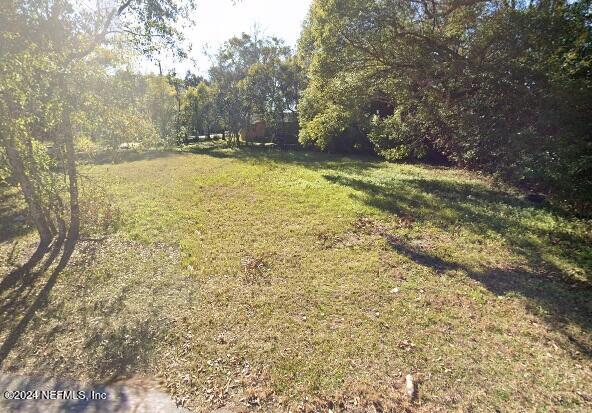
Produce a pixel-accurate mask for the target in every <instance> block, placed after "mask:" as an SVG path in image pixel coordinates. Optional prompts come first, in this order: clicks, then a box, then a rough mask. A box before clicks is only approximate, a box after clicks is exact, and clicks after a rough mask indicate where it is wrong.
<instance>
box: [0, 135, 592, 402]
mask: <svg viewBox="0 0 592 413" xmlns="http://www.w3.org/2000/svg"><path fill="white" fill-rule="evenodd" d="M84 174H85V176H86V177H87V178H88V180H90V181H87V182H92V185H90V186H92V187H95V188H101V187H102V188H104V189H105V191H106V192H107V193H111V194H112V195H111V197H112V202H113V203H114V205H115V206H116V209H117V210H119V211H120V213H119V214H118V216H119V219H118V222H117V224H118V225H117V230H116V231H115V232H114V233H112V234H111V235H109V236H108V237H107V238H106V239H104V240H102V241H100V240H99V241H97V240H94V241H82V242H81V243H80V244H79V247H78V250H77V252H76V254H75V256H74V257H73V260H72V262H71V264H70V265H69V267H68V268H67V269H66V271H64V272H63V273H62V274H61V275H60V278H59V280H58V282H57V284H56V285H55V287H54V288H53V290H52V292H51V295H50V300H49V302H48V304H47V305H46V306H44V307H43V308H42V309H40V310H39V311H38V312H37V313H36V316H35V317H34V318H33V320H32V322H31V323H30V325H29V326H28V328H27V330H26V332H25V333H24V334H23V335H22V337H21V338H20V340H19V342H18V344H17V345H16V346H15V348H14V349H12V351H11V353H10V354H9V357H8V358H7V359H6V360H5V361H4V364H3V366H2V368H3V369H6V370H9V371H18V372H27V373H31V374H45V375H47V374H60V375H64V376H74V377H77V378H82V379H87V380H109V379H115V378H120V377H127V376H132V375H146V376H149V377H158V378H159V379H161V381H162V383H163V385H164V386H165V387H166V388H167V389H168V391H169V392H170V393H171V394H173V395H174V396H175V397H176V398H177V399H178V400H179V401H180V402H182V403H184V404H185V405H187V406H189V407H192V408H194V409H196V410H197V411H207V410H208V409H210V408H212V407H217V406H221V405H224V404H225V403H229V402H232V403H234V405H236V406H242V407H243V408H246V407H251V408H253V407H257V406H261V407H262V409H263V410H265V411H269V410H277V411H284V410H287V409H289V408H291V409H292V411H298V409H302V410H307V409H308V410H311V411H312V410H318V411H326V410H327V409H330V408H331V409H333V410H334V411H340V410H348V411H350V410H351V411H373V410H371V409H376V411H381V409H382V411H401V410H402V409H410V410H411V411H420V412H432V411H443V412H445V411H446V412H448V411H467V412H468V411H492V412H493V411H503V412H506V411H508V412H509V411H541V412H547V411H548V412H558V411H565V412H567V411H570V412H571V411H582V412H583V411H590V410H591V409H592V363H591V358H592V330H591V329H592V289H591V287H590V286H591V282H592V280H591V278H592V275H591V274H592V273H591V268H592V231H591V228H592V226H591V223H590V222H589V221H584V220H577V219H575V218H571V217H568V216H565V215H562V214H561V213H560V212H558V211H554V210H552V209H550V208H545V207H538V206H535V205H533V204H530V203H528V202H526V201H524V200H522V198H521V196H520V195H519V194H517V193H516V192H514V191H512V190H511V189H509V188H504V187H501V186H499V185H496V184H495V183H494V182H492V181H490V180H488V179H486V178H483V177H479V176H478V175H476V174H472V173H468V172H465V171H461V170H457V169H449V168H440V167H430V166H420V165H397V164H389V163H386V162H379V161H376V160H374V159H363V158H345V157H339V156H331V155H325V154H317V153H306V152H279V151H270V152H266V151H261V150H255V149H253V150H247V149H243V150H238V149H234V150H233V149H223V148H222V147H218V146H214V145H210V146H208V145H202V146H198V147H193V148H191V150H187V151H185V152H183V153H162V154H152V156H147V157H146V159H142V157H139V159H137V160H134V161H128V162H121V163H119V164H102V165H93V166H88V167H85V169H84ZM85 180H86V178H85ZM3 225H4V224H3ZM8 230H9V228H8V227H7V226H4V227H3V232H5V233H8ZM10 231H11V232H10V234H11V236H12V237H13V238H10V239H8V238H9V237H4V238H7V239H3V240H2V241H4V243H3V244H2V249H1V251H0V252H1V253H2V254H3V256H4V257H8V254H9V250H11V249H12V247H13V246H14V243H13V242H12V241H13V240H14V239H15V238H14V237H17V238H16V239H21V241H20V244H18V245H21V247H17V249H18V248H20V249H24V248H25V247H26V246H27V240H28V238H27V236H26V235H23V234H22V233H20V232H17V231H16V230H15V229H14V228H12V227H11V228H10ZM18 237H20V238H18ZM23 251H24V250H23ZM13 255H14V254H13ZM0 258H1V257H0ZM11 259H12V258H11ZM2 265H3V266H4V267H6V268H8V266H9V263H7V262H6V258H5V259H4V260H3V263H2ZM40 282H41V281H40ZM11 293H12V292H10V291H9V292H4V293H2V295H0V299H1V300H4V301H5V302H9V301H6V300H9V298H10V296H11ZM27 294H28V293H27ZM33 295H34V287H31V293H30V294H29V295H26V294H25V295H24V296H25V298H27V297H30V296H33ZM0 302H1V301H0ZM26 302H27V300H26V299H25V300H23V303H10V305H11V306H12V308H20V307H18V306H19V305H22V306H23V308H26ZM4 311H6V310H4ZM6 314H8V313H5V315H3V316H0V341H2V340H3V336H4V337H5V335H6V334H8V332H9V331H10V329H11V328H12V327H13V325H14V324H16V322H17V321H18V315H17V316H10V317H9V316H7V315H6ZM12 314H15V313H14V312H13V313H12ZM33 343H34V344H33ZM407 374H413V376H414V378H415V379H416V381H417V382H418V383H419V393H418V395H419V398H418V400H417V401H415V402H413V403H411V402H409V401H407V400H406V397H405V393H404V380H405V376H406V375H407Z"/></svg>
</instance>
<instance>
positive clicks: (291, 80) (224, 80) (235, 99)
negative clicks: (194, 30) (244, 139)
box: [210, 34, 303, 133]
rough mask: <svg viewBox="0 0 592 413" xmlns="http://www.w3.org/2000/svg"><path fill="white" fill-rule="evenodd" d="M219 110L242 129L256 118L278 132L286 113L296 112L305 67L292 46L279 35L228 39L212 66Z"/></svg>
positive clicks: (233, 126)
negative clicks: (292, 49)
mask: <svg viewBox="0 0 592 413" xmlns="http://www.w3.org/2000/svg"><path fill="white" fill-rule="evenodd" d="M210 78H211V82H212V90H213V94H214V96H215V97H214V99H215V102H216V103H215V105H216V112H217V113H218V114H219V116H220V117H221V118H222V120H223V123H224V124H225V126H226V127H227V128H228V129H229V130H230V131H232V132H238V131H239V130H240V129H241V128H243V127H245V126H247V125H249V124H250V123H251V122H252V121H253V120H254V119H255V118H257V119H259V120H265V121H266V123H267V125H268V127H270V128H271V130H272V131H273V132H274V133H275V132H277V129H278V126H279V125H280V124H281V123H282V122H283V121H284V115H285V113H286V112H294V111H295V109H296V103H297V101H298V98H299V92H300V89H301V86H302V82H303V79H302V69H301V67H300V65H299V63H298V61H297V60H296V59H295V58H294V57H293V56H292V55H291V51H290V48H289V47H287V46H285V45H284V43H283V42H282V41H280V40H278V39H276V38H259V37H258V36H257V34H255V35H253V36H250V35H247V34H243V35H242V36H241V37H235V38H232V39H230V40H229V41H227V42H226V43H225V44H224V46H223V47H222V48H221V49H220V51H219V53H218V55H217V58H216V62H215V64H214V65H213V66H212V68H211V69H210Z"/></svg>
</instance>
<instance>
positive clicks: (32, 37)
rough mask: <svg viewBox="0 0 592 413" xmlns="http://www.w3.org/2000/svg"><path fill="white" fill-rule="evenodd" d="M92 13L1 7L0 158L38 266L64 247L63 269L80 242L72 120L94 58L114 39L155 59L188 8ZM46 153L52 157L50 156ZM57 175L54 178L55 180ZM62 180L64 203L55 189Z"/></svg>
mask: <svg viewBox="0 0 592 413" xmlns="http://www.w3.org/2000/svg"><path fill="white" fill-rule="evenodd" d="M97 5H98V7H97V9H96V10H94V11H92V12H89V11H88V10H87V9H85V8H81V7H79V6H80V5H79V4H78V3H76V2H73V1H70V0H24V1H23V0H6V1H3V2H2V4H1V5H0V38H1V39H2V42H1V43H0V44H1V46H0V96H1V99H0V105H1V106H2V107H1V109H2V110H1V111H0V125H1V127H2V133H1V134H0V147H1V152H2V154H1V155H0V158H2V159H5V160H6V166H5V169H6V170H7V171H8V173H9V174H10V175H11V176H12V181H13V182H15V183H16V184H17V185H18V187H19V188H20V189H21V192H22V194H23V197H24V198H25V200H26V202H27V205H28V207H29V214H30V217H31V219H32V221H33V222H34V223H35V226H36V228H37V231H38V233H39V238H40V242H39V247H38V249H37V252H36V253H35V254H34V255H33V257H32V259H31V260H30V262H29V266H33V265H35V264H36V263H37V262H38V261H39V260H40V259H41V258H42V257H43V255H44V253H45V251H46V250H47V248H48V247H49V245H50V243H51V242H52V241H53V240H54V239H56V236H57V241H58V242H57V244H58V245H61V243H62V242H65V244H64V245H65V246H64V251H63V254H62V260H61V261H62V262H67V260H68V259H69V257H70V255H71V254H72V252H73V249H74V245H75V243H76V240H77V239H78V235H79V228H80V217H79V216H80V207H79V199H78V198H79V194H78V171H77V165H76V153H75V147H74V145H75V129H74V122H73V117H74V116H73V114H74V113H75V111H76V109H77V108H78V107H79V104H80V98H81V94H80V93H79V92H78V91H79V90H81V89H80V86H81V82H83V81H84V79H85V78H86V76H85V73H87V72H89V71H92V69H93V67H92V64H93V63H94V64H96V61H95V62H93V60H92V58H91V57H92V56H93V55H94V54H95V52H96V51H97V50H100V47H101V46H103V45H106V44H107V43H109V42H110V40H111V39H112V38H114V36H118V37H119V38H121V36H125V39H126V41H127V42H128V44H129V45H131V46H132V47H134V48H135V49H137V50H139V51H141V52H143V53H147V54H150V53H154V52H155V50H157V47H158V46H159V45H160V46H162V45H167V46H170V47H172V46H174V47H175V48H174V50H177V51H178V52H179V53H182V51H180V50H178V49H177V42H176V40H177V39H178V38H179V32H178V30H177V29H176V26H177V23H178V22H179V20H180V19H182V18H184V17H187V16H188V13H189V11H190V10H191V9H192V8H193V1H192V0H185V1H181V0H179V1H177V0H120V1H115V0H111V1H105V2H97ZM49 147H51V148H52V151H51V156H50V154H49V151H48V148H49ZM56 171H57V172H56ZM60 175H63V176H64V177H65V182H66V183H67V188H68V199H67V202H64V200H63V197H62V195H61V193H62V189H61V187H60V186H59V183H60V182H64V181H63V180H62V179H60Z"/></svg>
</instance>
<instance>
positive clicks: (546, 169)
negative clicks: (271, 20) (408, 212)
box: [299, 0, 592, 207]
mask: <svg viewBox="0 0 592 413" xmlns="http://www.w3.org/2000/svg"><path fill="white" fill-rule="evenodd" d="M590 4H591V3H590V1H589V0H578V1H565V0H529V1H521V0H517V1H515V0H495V1H488V0H466V1H465V0H463V1H458V0H443V1H441V0H315V1H314V3H313V5H312V8H311V11H310V15H309V18H308V20H307V21H306V24H305V27H304V31H303V34H302V38H301V41H300V58H301V60H302V62H303V65H304V66H305V68H306V73H307V79H308V84H307V87H306V89H305V91H304V93H303V97H302V99H301V101H300V104H299V112H300V123H301V127H302V131H301V136H300V139H301V141H302V142H303V143H305V144H311V145H316V146H318V147H320V148H322V149H334V150H351V149H353V150H358V149H370V150H375V151H376V152H377V153H378V154H379V155H381V156H383V157H385V158H386V159H389V160H418V159H419V160H421V159H429V158H434V157H436V158H441V157H444V158H446V159H448V160H449V161H452V162H453V163H455V164H457V165H460V166H464V167H470V168H474V169H479V170H484V171H487V172H490V173H493V174H496V175H498V176H500V177H502V178H504V179H507V180H510V181H512V182H514V183H519V184H523V185H526V186H528V187H530V188H535V189H538V190H540V191H545V192H548V193H550V194H552V195H555V196H556V198H557V199H558V200H560V201H567V203H569V204H571V205H579V206H580V207H583V206H584V205H586V204H587V205H588V207H589V205H590V202H591V200H592V136H591V133H592V87H591V86H592V83H591V82H592V72H591V70H592V66H591V65H592V58H591V49H592V36H591V30H592V21H591V16H592V12H591V5H590Z"/></svg>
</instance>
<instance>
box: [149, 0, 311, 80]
mask: <svg viewBox="0 0 592 413" xmlns="http://www.w3.org/2000/svg"><path fill="white" fill-rule="evenodd" d="M311 2H312V0H238V1H237V4H233V2H232V0H197V10H196V18H195V19H194V20H195V26H194V27H191V28H189V29H186V30H185V31H184V33H185V36H186V37H187V40H189V41H190V42H191V44H192V52H191V55H190V57H191V59H192V60H193V61H194V62H172V61H169V62H163V69H164V70H169V69H172V68H174V69H175V70H176V72H177V73H179V74H184V73H185V72H186V71H187V70H188V69H191V71H192V72H194V73H198V74H201V75H206V74H207V71H208V68H209V67H210V58H209V57H208V56H207V55H206V53H207V54H209V55H213V54H215V53H216V51H217V50H218V48H219V47H220V46H221V45H222V44H223V43H224V41H226V40H228V39H229V38H231V37H233V36H237V35H240V34H241V33H243V32H246V33H251V32H252V31H253V28H254V27H257V28H258V29H259V31H260V32H261V33H262V34H263V35H267V36H275V37H278V38H280V39H283V40H285V41H286V43H287V44H288V45H290V46H292V47H295V46H296V42H297V40H298V37H299V36H300V31H301V29H302V22H303V21H304V19H305V17H306V15H307V13H308V10H309V7H310V4H311ZM145 65H146V66H145V67H144V70H146V71H150V72H156V71H157V69H156V66H154V65H153V64H150V63H145Z"/></svg>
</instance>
